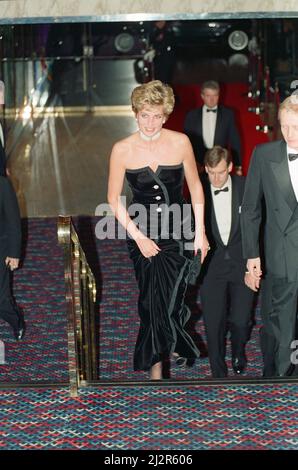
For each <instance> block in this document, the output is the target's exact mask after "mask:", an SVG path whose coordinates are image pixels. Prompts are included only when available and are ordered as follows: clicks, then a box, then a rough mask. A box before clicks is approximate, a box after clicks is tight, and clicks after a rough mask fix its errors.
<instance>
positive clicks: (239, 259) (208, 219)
mask: <svg viewBox="0 0 298 470" xmlns="http://www.w3.org/2000/svg"><path fill="white" fill-rule="evenodd" d="M204 163H205V169H206V173H207V175H208V180H207V178H206V179H205V180H204V181H203V186H204V191H205V228H206V235H207V238H208V240H209V243H210V247H211V250H210V251H209V254H208V256H207V258H206V260H205V262H204V264H203V266H202V271H201V282H202V284H201V288H200V294H201V304H202V309H203V319H204V323H205V330H206V336H207V345H208V354H209V362H210V367H211V372H212V376H213V377H225V376H227V375H228V368H227V364H226V361H225V356H226V334H227V331H228V330H230V334H231V346H232V366H233V369H234V372H235V374H241V373H242V372H243V371H244V369H245V367H246V356H245V345H246V342H247V341H248V339H249V335H250V330H251V315H252V304H253V297H254V293H253V292H252V290H250V289H249V288H248V287H247V286H246V285H245V283H244V275H245V260H244V259H243V254H242V246H241V229H240V212H241V202H242V196H243V192H244V182H245V180H244V178H243V177H241V176H237V175H232V176H230V173H231V171H232V168H233V163H232V161H231V157H230V154H229V152H228V151H227V149H224V148H222V147H220V146H215V147H214V148H213V149H211V150H208V151H207V152H206V155H205V159H204ZM202 179H203V178H202Z"/></svg>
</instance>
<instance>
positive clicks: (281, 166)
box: [270, 141, 297, 211]
mask: <svg viewBox="0 0 298 470" xmlns="http://www.w3.org/2000/svg"><path fill="white" fill-rule="evenodd" d="M270 166H271V169H272V171H273V174H274V176H275V179H276V182H277V184H278V186H279V188H280V191H281V194H282V195H283V197H284V199H285V200H286V201H287V204H288V206H289V207H290V209H291V210H292V211H294V210H295V209H296V206H297V201H296V196H295V193H294V189H293V186H292V182H291V177H290V172H289V166H288V162H287V146H286V143H285V142H284V141H282V142H281V143H280V147H277V149H276V152H274V153H273V154H272V157H271V158H270Z"/></svg>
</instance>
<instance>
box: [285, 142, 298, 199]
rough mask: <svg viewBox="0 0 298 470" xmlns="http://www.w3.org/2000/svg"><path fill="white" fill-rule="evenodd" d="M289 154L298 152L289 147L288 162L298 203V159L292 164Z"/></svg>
mask: <svg viewBox="0 0 298 470" xmlns="http://www.w3.org/2000/svg"><path fill="white" fill-rule="evenodd" d="M289 153H298V151H297V150H295V149H292V148H291V147H289V146H288V145H287V160H288V165H289V172H290V178H291V182H292V186H293V189H294V193H295V196H296V200H297V202H298V158H296V160H293V161H291V162H290V160H289V157H288V155H289Z"/></svg>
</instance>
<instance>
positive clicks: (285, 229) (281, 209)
mask: <svg viewBox="0 0 298 470" xmlns="http://www.w3.org/2000/svg"><path fill="white" fill-rule="evenodd" d="M263 199H264V201H265V210H266V221H265V229H264V250H265V264H266V270H267V272H268V273H271V274H272V275H273V276H275V277H280V278H286V279H287V280H288V281H289V282H292V281H295V280H296V279H297V276H298V203H297V200H296V196H295V193H294V189H293V186H292V183H291V178H290V172H289V166H288V156H287V146H286V143H285V142H284V141H276V142H270V143H268V144H263V145H259V146H257V147H256V149H255V150H254V153H253V155H252V159H251V162H250V167H249V171H248V176H247V179H246V186H245V192H244V199H243V204H242V215H241V226H242V233H243V235H242V242H243V254H244V256H245V257H246V258H256V257H258V256H259V228H260V223H261V221H262V200H263Z"/></svg>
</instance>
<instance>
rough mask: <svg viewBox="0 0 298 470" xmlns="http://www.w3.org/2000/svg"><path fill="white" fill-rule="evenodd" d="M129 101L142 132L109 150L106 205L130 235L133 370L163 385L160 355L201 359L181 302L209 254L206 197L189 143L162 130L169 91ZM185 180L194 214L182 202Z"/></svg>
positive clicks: (137, 92) (146, 91)
mask: <svg viewBox="0 0 298 470" xmlns="http://www.w3.org/2000/svg"><path fill="white" fill-rule="evenodd" d="M131 100H132V109H133V111H134V113H135V116H136V121H137V123H138V127H139V130H138V131H137V132H135V133H133V134H132V135H130V136H129V137H127V138H125V139H123V140H121V141H119V142H117V143H116V144H115V145H114V147H113V150H112V153H111V158H110V173H109V184H108V202H109V204H110V206H111V208H112V210H113V212H114V214H115V216H116V218H117V219H118V221H119V222H120V223H121V224H122V225H123V226H124V227H125V229H126V231H127V233H128V242H127V243H128V249H129V253H130V257H131V259H132V260H133V263H134V267H135V273H136V278H137V281H138V285H139V290H140V296H139V303H138V308H139V316H140V330H139V335H138V338H137V342H136V348H135V354H134V369H135V370H150V378H151V379H161V378H162V359H163V358H164V357H165V356H167V355H171V354H172V355H173V356H174V357H176V359H177V358H180V359H181V358H194V357H197V356H198V355H199V353H198V350H197V348H196V346H195V345H194V343H193V341H192V339H191V338H190V336H189V335H188V334H187V333H186V331H185V330H184V325H185V323H186V321H187V320H188V318H189V310H188V308H187V307H186V305H185V304H184V297H185V292H186V288H187V284H188V282H189V278H190V276H191V272H192V269H193V265H194V256H196V255H198V256H199V255H200V256H201V262H203V260H204V258H205V256H206V253H207V250H208V240H207V239H206V236H205V230H204V222H203V221H204V195H203V190H202V186H201V183H200V180H199V177H198V172H197V167H196V163H195V158H194V155H193V151H192V147H191V144H190V141H189V139H188V137H187V136H185V135H184V134H182V133H180V132H174V131H171V130H168V129H164V128H163V124H164V123H165V121H166V119H167V118H168V116H169V115H170V114H171V112H172V110H173V108H174V101H175V100H174V94H173V90H172V88H171V87H169V86H167V85H164V84H163V83H162V82H160V81H159V80H154V81H152V82H149V83H146V84H143V85H140V86H138V87H137V88H135V89H134V91H133V93H132V97H131ZM184 176H185V178H186V181H187V184H188V188H189V191H190V195H191V205H192V211H191V209H190V205H187V204H186V203H185V201H184V199H183V196H182V188H183V181H184ZM125 177H126V179H127V181H128V183H129V185H130V188H131V190H132V193H133V201H132V205H131V206H130V208H129V209H128V210H127V209H126V208H125V207H124V205H123V204H122V203H121V201H120V195H121V191H122V187H123V182H124V178H125ZM187 209H188V210H187Z"/></svg>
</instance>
